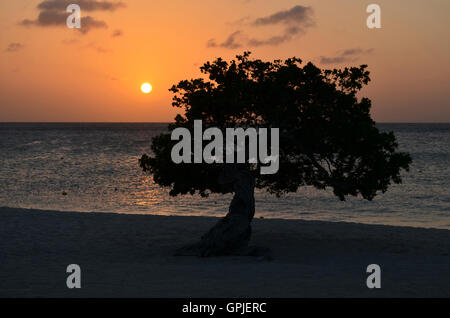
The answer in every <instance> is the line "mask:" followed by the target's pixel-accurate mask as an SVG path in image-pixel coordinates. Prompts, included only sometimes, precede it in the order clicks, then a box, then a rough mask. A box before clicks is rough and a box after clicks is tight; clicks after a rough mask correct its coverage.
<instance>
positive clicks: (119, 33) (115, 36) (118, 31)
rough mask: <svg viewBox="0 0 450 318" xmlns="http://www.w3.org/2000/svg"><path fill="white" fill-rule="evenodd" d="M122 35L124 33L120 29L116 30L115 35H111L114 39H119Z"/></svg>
mask: <svg viewBox="0 0 450 318" xmlns="http://www.w3.org/2000/svg"><path fill="white" fill-rule="evenodd" d="M122 35H123V31H122V30H119V29H117V30H114V31H113V33H112V34H111V36H112V37H113V38H117V37H119V36H122Z"/></svg>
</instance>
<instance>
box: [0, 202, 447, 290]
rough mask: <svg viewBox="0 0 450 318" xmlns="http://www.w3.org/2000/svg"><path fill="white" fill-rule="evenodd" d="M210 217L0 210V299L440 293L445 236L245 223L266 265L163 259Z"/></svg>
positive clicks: (364, 227) (413, 230) (336, 225)
mask: <svg viewBox="0 0 450 318" xmlns="http://www.w3.org/2000/svg"><path fill="white" fill-rule="evenodd" d="M217 219H218V218H216V217H205V216H160V215H142V214H121V213H106V212H65V211H64V212H60V211H49V210H34V209H20V208H7V207H0V259H1V260H2V262H0V297H288V298H289V297H450V275H449V274H448V268H450V231H449V230H445V229H435V228H418V227H402V226H392V225H369V224H362V223H353V222H328V221H306V220H285V219H255V220H254V221H253V223H252V224H253V225H252V230H253V234H252V239H251V242H250V244H251V245H258V246H265V247H268V248H270V249H271V251H272V254H273V257H274V260H273V261H261V260H258V259H256V258H253V257H245V256H239V257H238V256H228V257H211V258H198V257H186V256H182V257H181V256H173V252H174V251H175V250H176V249H177V248H178V247H180V246H182V245H184V244H186V243H189V242H192V241H195V240H197V239H199V238H200V236H201V235H202V234H203V233H205V232H206V231H207V230H208V229H209V228H210V227H211V226H213V225H214V223H215V222H216V221H217ZM69 264H79V265H80V267H81V271H82V288H81V289H76V290H74V289H68V288H67V287H66V284H65V282H66V278H67V276H68V274H66V267H67V266H68V265H69ZM369 264H379V265H380V267H381V271H382V278H381V281H382V283H381V286H382V288H380V289H368V288H367V286H366V278H367V276H368V274H367V273H366V267H367V266H368V265H369Z"/></svg>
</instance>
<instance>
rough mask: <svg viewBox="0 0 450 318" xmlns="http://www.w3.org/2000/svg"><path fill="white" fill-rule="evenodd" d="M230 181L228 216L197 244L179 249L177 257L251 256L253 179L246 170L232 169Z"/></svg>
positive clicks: (253, 200) (252, 253) (253, 208)
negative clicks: (231, 195) (231, 188)
mask: <svg viewBox="0 0 450 318" xmlns="http://www.w3.org/2000/svg"><path fill="white" fill-rule="evenodd" d="M227 178H228V179H231V180H232V181H231V183H232V185H233V191H234V196H233V200H232V201H231V204H230V208H229V211H228V214H227V215H226V216H225V217H224V218H222V219H220V220H219V221H218V222H217V223H216V225H214V227H213V228H211V229H210V230H209V231H208V232H207V233H206V234H204V235H203V236H202V237H201V240H200V241H199V242H197V243H194V244H190V245H187V246H184V247H182V248H180V249H179V250H178V251H177V252H176V255H197V256H218V255H254V252H253V250H249V247H248V243H249V241H250V236H251V232H252V229H251V225H250V224H251V222H252V220H253V216H254V215H255V197H254V191H255V180H254V177H253V176H252V175H251V174H250V173H249V172H247V171H239V170H235V171H233V173H232V176H231V177H230V176H229V175H228V176H227Z"/></svg>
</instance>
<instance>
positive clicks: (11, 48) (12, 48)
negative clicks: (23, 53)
mask: <svg viewBox="0 0 450 318" xmlns="http://www.w3.org/2000/svg"><path fill="white" fill-rule="evenodd" d="M23 48H24V45H23V44H22V43H18V42H12V43H9V45H8V47H7V48H6V50H5V51H6V52H10V53H12V52H17V51H20V50H21V49H23Z"/></svg>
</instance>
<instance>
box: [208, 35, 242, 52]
mask: <svg viewBox="0 0 450 318" xmlns="http://www.w3.org/2000/svg"><path fill="white" fill-rule="evenodd" d="M241 34H242V32H241V31H236V32H233V33H231V34H230V35H229V36H228V38H227V39H226V40H225V41H224V42H222V43H221V44H216V41H215V39H210V40H209V41H208V43H207V44H206V46H207V47H218V46H219V47H224V48H228V49H237V48H240V47H241V46H242V44H241V43H239V39H238V38H239V36H240V35H241Z"/></svg>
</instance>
